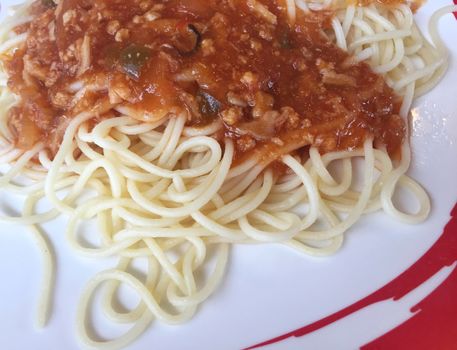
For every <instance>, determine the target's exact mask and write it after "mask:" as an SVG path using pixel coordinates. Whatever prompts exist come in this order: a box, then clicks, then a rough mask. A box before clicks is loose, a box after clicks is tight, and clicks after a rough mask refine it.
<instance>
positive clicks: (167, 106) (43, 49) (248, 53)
mask: <svg viewBox="0 0 457 350" xmlns="http://www.w3.org/2000/svg"><path fill="white" fill-rule="evenodd" d="M359 2H360V1H359ZM362 2H363V3H364V4H365V3H366V1H362ZM380 2H386V3H388V4H391V3H392V0H385V1H380ZM31 11H32V13H33V14H34V16H35V17H34V20H33V21H32V22H31V24H30V25H29V26H28V28H23V26H21V28H20V31H24V30H27V31H28V38H27V41H26V43H25V44H24V45H23V47H21V48H19V49H17V50H16V51H14V53H12V54H11V55H10V56H7V57H3V61H4V66H5V68H6V70H7V73H8V75H9V87H10V89H11V90H12V91H13V92H14V93H16V94H18V95H20V96H21V97H22V99H21V101H22V102H21V103H20V104H19V105H17V106H16V107H14V108H12V109H11V111H10V115H9V125H10V127H11V129H12V130H13V132H14V134H15V135H16V144H17V146H18V147H21V148H30V147H32V146H33V145H34V144H35V143H36V142H38V141H42V140H45V142H47V143H48V144H47V145H48V147H49V149H50V150H51V152H55V151H56V150H57V149H58V146H59V143H60V141H61V137H62V132H63V130H65V126H66V125H67V123H68V121H69V120H70V119H71V118H72V117H74V116H75V115H77V114H78V113H79V112H81V111H83V110H88V109H89V110H90V109H93V108H95V107H96V106H98V105H100V104H102V103H104V102H107V101H109V103H111V105H112V106H119V105H120V106H123V107H124V108H125V110H127V111H128V112H129V114H130V115H132V116H134V117H135V118H137V119H139V120H142V121H145V122H149V121H156V120H159V119H162V118H164V117H168V116H170V115H177V114H180V113H186V115H187V125H188V126H194V127H200V126H204V125H207V124H209V123H213V122H215V121H219V122H220V123H221V124H222V126H223V128H222V129H221V131H219V132H218V133H216V134H215V135H214V137H216V138H218V139H220V140H222V139H223V138H224V137H230V138H232V139H233V140H234V144H235V148H236V155H237V157H238V158H244V157H247V156H250V155H252V152H254V153H255V154H257V156H258V157H259V158H260V159H264V160H265V161H271V160H273V159H276V158H278V157H279V156H280V155H282V154H286V153H290V152H292V151H295V150H299V149H300V148H302V147H305V146H309V145H314V146H317V147H319V149H320V151H321V152H323V153H325V152H330V151H335V150H349V149H355V148H359V147H361V146H362V144H363V142H364V140H365V139H366V138H367V137H373V138H374V140H375V144H376V145H384V146H386V148H387V150H388V152H389V153H390V154H393V153H395V152H396V151H397V150H398V149H399V146H400V145H401V143H402V141H403V139H404V137H405V124H404V121H403V120H402V119H401V118H400V117H399V115H398V114H399V109H400V104H401V99H400V98H399V97H398V96H396V95H395V94H394V92H393V91H392V90H391V89H390V88H389V87H388V86H387V85H386V84H385V82H384V80H383V78H382V77H380V76H379V75H377V74H375V73H374V72H373V71H372V70H371V69H370V67H369V66H368V65H367V64H365V63H354V61H353V60H352V58H351V57H350V56H349V55H348V53H346V52H345V51H343V50H341V49H339V48H338V47H337V46H336V45H335V44H334V43H332V42H331V40H330V39H329V38H328V37H327V36H326V35H325V34H324V33H325V32H326V31H327V30H330V29H331V18H332V13H331V12H330V11H320V12H314V13H313V14H310V15H303V14H300V13H299V14H298V16H297V20H296V22H295V24H293V25H290V24H289V21H288V18H287V12H286V9H285V5H284V2H282V1H273V0H262V1H256V0H243V1H241V0H222V1H215V0H205V1H202V0H168V1H151V0H132V1H128V2H126V1H125V0H98V1H95V2H92V1H89V0H79V1H77V0H61V1H60V3H59V5H58V6H55V4H54V3H53V2H52V1H51V0H40V1H37V2H35V3H34V4H33V5H32V9H31ZM82 87H85V88H86V89H85V90H84V91H82V90H81V88H82ZM116 115H117V114H116V113H112V112H111V113H110V114H107V115H105V116H102V117H111V116H116Z"/></svg>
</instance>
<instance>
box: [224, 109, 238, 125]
mask: <svg viewBox="0 0 457 350" xmlns="http://www.w3.org/2000/svg"><path fill="white" fill-rule="evenodd" d="M221 117H222V120H223V121H224V123H226V124H227V125H235V124H236V123H238V122H239V121H240V120H241V118H243V109H242V108H241V107H238V106H235V107H230V108H228V109H226V110H224V111H222V112H221Z"/></svg>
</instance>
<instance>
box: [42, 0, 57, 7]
mask: <svg viewBox="0 0 457 350" xmlns="http://www.w3.org/2000/svg"><path fill="white" fill-rule="evenodd" d="M41 4H43V6H46V7H49V8H52V7H56V3H55V2H54V1H53V0H41Z"/></svg>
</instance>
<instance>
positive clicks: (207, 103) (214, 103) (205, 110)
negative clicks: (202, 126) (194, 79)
mask: <svg viewBox="0 0 457 350" xmlns="http://www.w3.org/2000/svg"><path fill="white" fill-rule="evenodd" d="M198 100H199V102H200V112H201V113H202V114H203V115H205V116H212V115H215V114H217V113H218V112H219V110H220V108H221V103H220V102H219V101H218V100H217V99H216V98H214V97H213V96H211V95H210V94H209V93H207V92H205V91H201V90H200V91H199V92H198Z"/></svg>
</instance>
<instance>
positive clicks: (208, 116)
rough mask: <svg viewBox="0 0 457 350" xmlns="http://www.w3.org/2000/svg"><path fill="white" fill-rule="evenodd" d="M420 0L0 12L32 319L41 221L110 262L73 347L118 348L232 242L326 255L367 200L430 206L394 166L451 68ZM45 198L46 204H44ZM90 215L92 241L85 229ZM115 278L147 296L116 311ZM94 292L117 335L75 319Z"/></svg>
mask: <svg viewBox="0 0 457 350" xmlns="http://www.w3.org/2000/svg"><path fill="white" fill-rule="evenodd" d="M416 8H417V6H416V3H415V2H411V1H409V2H406V1H405V2H403V1H391V0H389V1H381V0H378V1H376V2H375V1H359V2H354V3H353V4H352V3H351V4H348V2H346V1H331V0H325V1H316V0H314V1H306V0H283V1H275V0H224V1H215V0H206V1H201V0H171V1H152V0H132V1H128V2H126V1H123V0H119V1H116V0H99V1H95V2H93V1H89V0H60V1H57V0H37V1H35V2H33V3H27V4H25V5H22V6H20V7H17V8H15V9H14V11H13V13H12V15H11V16H9V17H8V18H6V20H5V21H4V22H3V23H2V25H1V27H0V59H1V69H0V84H1V85H0V146H1V150H0V160H1V163H2V164H9V169H8V170H7V171H6V172H5V173H4V174H3V175H2V176H1V177H0V188H1V189H2V190H3V191H8V192H9V193H15V194H17V195H18V196H21V197H23V198H24V206H23V212H22V215H21V216H20V217H10V216H7V215H3V216H1V217H0V221H2V222H11V223H17V224H22V225H25V226H27V227H28V228H29V229H30V230H31V232H32V235H33V237H35V239H36V240H37V242H38V243H39V245H40V247H41V249H42V251H43V254H44V255H43V257H44V262H45V266H46V269H45V275H44V278H43V280H44V282H43V283H44V284H43V288H42V296H41V303H40V308H39V324H40V325H44V324H45V322H46V320H47V311H48V309H49V304H50V300H49V299H50V298H49V295H50V293H49V290H50V288H51V285H52V280H53V273H54V267H53V259H52V257H51V256H50V253H49V251H50V249H48V248H47V243H46V239H45V238H44V236H43V235H42V233H41V232H40V230H39V225H40V224H42V223H45V222H48V221H50V220H53V219H54V218H56V217H57V216H59V215H63V216H66V217H67V218H68V224H67V226H66V236H67V240H68V244H70V245H71V246H72V248H74V250H75V251H77V252H78V253H81V254H84V255H86V256H89V257H93V258H106V257H109V256H115V257H119V264H118V266H116V267H115V268H113V269H112V270H108V271H104V272H102V273H99V274H98V275H96V276H95V277H94V278H93V279H92V280H91V281H90V282H89V283H88V285H87V287H86V289H85V291H84V293H83V295H82V297H81V300H80V305H79V307H78V315H77V328H78V334H79V336H80V339H81V341H82V342H83V343H84V344H85V345H87V346H91V347H98V346H102V345H104V346H111V347H115V348H118V347H122V346H125V345H127V344H128V343H130V342H131V341H133V340H134V339H135V338H136V337H137V336H138V335H139V334H141V333H142V332H143V331H144V330H145V329H146V328H147V326H148V325H149V324H150V323H151V321H152V320H153V319H154V318H157V319H160V320H162V321H164V322H166V323H169V324H177V323H181V322H184V321H187V320H189V319H190V318H191V317H192V315H193V314H194V313H195V311H196V309H197V306H198V305H199V304H200V303H201V302H202V301H204V300H205V299H206V298H208V296H209V295H211V293H213V292H214V290H215V289H216V287H217V285H218V283H219V282H220V280H221V279H222V277H223V274H224V268H225V266H226V264H227V258H228V252H229V246H230V244H232V243H245V244H246V243H261V242H270V243H271V242H277V243H279V244H282V245H286V246H289V247H292V248H294V249H297V250H299V251H301V252H303V253H305V254H311V255H319V256H324V255H329V254H332V253H334V252H336V251H337V250H338V249H339V248H340V247H341V245H342V243H343V238H344V233H345V232H347V230H348V229H349V228H350V227H351V226H353V225H354V224H355V223H356V222H357V221H358V219H359V218H360V217H361V216H362V215H363V214H366V213H371V212H375V211H378V210H383V211H384V212H385V213H386V214H388V215H390V216H393V217H394V218H396V219H398V220H400V221H403V222H407V223H418V222H421V221H423V220H424V219H426V217H427V215H428V213H429V210H430V203H429V199H428V196H427V194H426V193H425V191H424V190H423V189H422V188H421V186H420V185H418V184H417V183H416V182H415V181H414V180H412V179H411V178H409V177H408V176H406V175H405V173H406V171H407V170H408V167H409V164H410V151H409V146H408V135H407V117H408V114H409V110H410V106H411V104H412V101H413V99H414V98H415V97H417V96H419V95H421V94H423V93H425V92H427V91H428V90H430V89H431V88H432V87H433V86H434V85H436V83H437V82H438V81H439V80H440V78H441V77H442V76H443V74H444V73H445V71H446V68H447V53H446V50H445V47H444V45H443V43H442V42H441V40H440V38H439V36H438V34H437V21H438V19H439V18H440V17H441V16H442V15H443V14H445V13H449V12H451V11H452V10H453V8H452V7H450V8H446V9H443V10H442V11H439V12H438V13H437V14H436V15H435V16H434V17H432V18H431V21H430V37H431V39H432V43H433V44H430V43H429V42H428V41H426V40H425V39H424V38H423V36H422V35H421V33H420V32H419V30H418V28H417V26H416V24H415V23H414V19H413V12H414V11H415V10H416ZM454 10H455V8H454ZM355 161H357V162H362V163H363V176H362V178H363V183H362V186H361V189H360V188H359V189H358V190H356V189H355V187H354V182H355V181H354V179H355V172H356V170H355V167H354V162H355ZM335 168H336V169H337V172H338V174H336V173H335V172H334V169H335ZM331 169H333V170H331ZM399 186H403V187H406V188H407V189H408V190H410V191H411V192H412V193H413V194H414V195H415V196H416V197H417V199H418V202H419V204H420V209H419V210H418V211H417V212H416V213H414V214H411V213H403V212H401V211H400V210H398V209H397V208H396V207H395V206H394V204H393V201H392V196H393V193H394V191H395V189H396V188H398V187H399ZM43 199H44V200H46V201H47V202H48V204H50V205H51V209H49V210H47V211H39V210H38V206H37V204H38V202H40V201H41V200H43ZM297 207H298V209H297ZM90 220H94V221H95V222H96V223H97V229H96V230H95V231H93V232H91V236H92V237H93V236H94V235H98V236H99V240H98V241H99V243H98V244H97V245H90V244H88V243H87V242H86V241H85V240H84V239H82V238H81V232H80V231H81V230H80V226H81V224H82V223H85V222H87V221H90ZM210 250H211V251H212V250H214V256H215V258H214V259H213V261H212V264H210V265H211V266H212V269H211V273H208V271H207V270H208V269H207V267H208V260H211V259H209V256H210V255H212V254H210V253H209V252H210ZM137 259H146V260H147V262H148V268H147V271H145V276H146V277H145V278H144V279H142V278H139V277H137V276H136V275H135V274H133V273H131V272H130V267H131V265H132V263H134V262H135V261H136V260H137ZM202 274H203V275H205V276H206V277H204V278H200V277H199V278H197V276H200V275H202ZM122 284H126V285H128V286H130V287H132V288H133V289H134V290H135V291H136V292H137V293H138V295H139V296H140V298H141V301H140V302H139V304H138V305H137V307H136V308H134V309H131V310H128V311H127V312H126V311H119V310H117V309H116V307H115V306H113V305H115V303H113V302H112V301H113V299H115V298H116V297H115V296H116V291H117V290H118V288H119V287H120V286H121V285H122ZM99 287H100V288H102V292H103V307H104V310H105V311H106V314H107V315H108V316H109V318H110V319H112V320H114V321H117V322H121V323H131V324H132V327H131V329H130V330H129V331H128V332H127V333H126V334H124V335H122V336H121V337H119V338H117V339H115V340H109V341H101V340H97V339H93V338H91V336H90V332H89V331H88V330H87V326H86V323H87V314H88V310H89V308H90V305H91V299H92V296H93V293H94V292H95V290H97V289H98V288H99Z"/></svg>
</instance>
